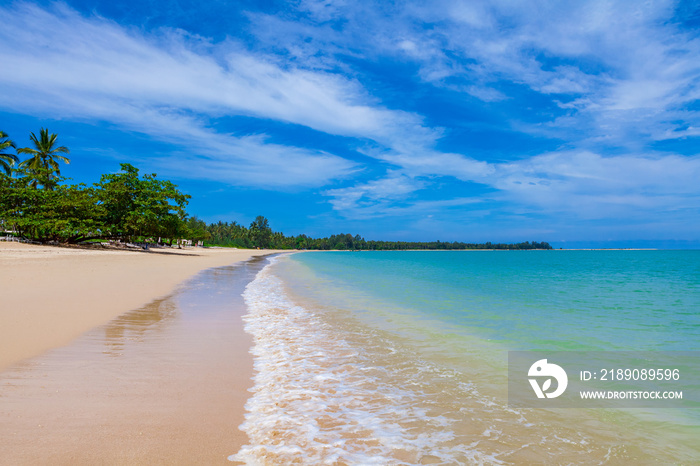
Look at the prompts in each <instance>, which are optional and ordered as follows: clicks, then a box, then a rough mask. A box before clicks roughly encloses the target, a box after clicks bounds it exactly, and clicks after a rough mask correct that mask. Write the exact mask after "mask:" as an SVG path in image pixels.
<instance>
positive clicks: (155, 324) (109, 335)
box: [104, 296, 178, 356]
mask: <svg viewBox="0 0 700 466" xmlns="http://www.w3.org/2000/svg"><path fill="white" fill-rule="evenodd" d="M177 316H178V308H177V306H176V305H175V303H174V302H173V296H168V297H166V298H162V299H158V300H155V301H153V302H152V303H150V304H148V305H146V306H144V307H142V308H141V309H137V310H135V311H131V312H127V313H126V314H123V315H121V316H119V317H117V318H116V319H114V320H113V321H112V322H110V323H109V324H107V325H105V327H104V337H105V341H104V343H105V348H106V349H105V350H104V353H105V354H109V355H110V356H121V355H122V351H123V349H124V345H125V344H126V342H128V341H143V339H144V338H146V336H147V335H148V334H150V333H152V332H158V331H160V330H162V328H163V327H164V326H165V325H167V323H168V322H169V321H170V320H172V319H176V318H177Z"/></svg>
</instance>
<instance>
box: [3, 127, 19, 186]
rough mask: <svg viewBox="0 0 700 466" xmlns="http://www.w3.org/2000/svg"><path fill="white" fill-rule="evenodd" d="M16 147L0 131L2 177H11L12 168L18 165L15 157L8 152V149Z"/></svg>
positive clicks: (5, 134)
mask: <svg viewBox="0 0 700 466" xmlns="http://www.w3.org/2000/svg"><path fill="white" fill-rule="evenodd" d="M16 148H17V146H16V145H15V143H14V142H13V141H12V139H10V138H9V136H8V135H7V133H5V132H4V131H0V170H2V172H4V175H6V176H11V175H12V167H14V166H15V164H17V163H19V158H18V157H17V155H15V154H12V153H10V152H9V150H10V149H16Z"/></svg>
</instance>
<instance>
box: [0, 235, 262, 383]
mask: <svg viewBox="0 0 700 466" xmlns="http://www.w3.org/2000/svg"><path fill="white" fill-rule="evenodd" d="M151 251H152V252H150V253H146V252H139V251H115V250H85V249H69V248H58V247H49V246H34V245H27V244H19V243H6V242H4V241H3V242H0V273H1V274H2V275H1V276H0V371H2V370H4V369H6V368H8V367H10V366H11V365H12V364H15V363H17V362H19V361H22V360H23V359H26V358H30V357H33V356H38V355H40V354H42V353H43V352H45V351H47V350H49V349H51V348H56V347H59V346H63V345H66V344H68V343H70V342H71V341H72V340H74V339H75V338H77V337H78V336H80V335H81V334H83V333H84V332H86V331H88V330H90V329H91V328H94V327H96V326H98V325H104V324H106V323H107V322H109V321H110V320H112V319H114V318H115V317H117V316H119V315H121V314H123V313H124V312H127V311H130V310H132V309H138V308H140V307H142V306H144V305H146V304H148V303H149V302H151V301H152V300H153V299H156V298H160V297H163V296H166V295H168V294H169V293H171V292H172V290H173V289H174V288H175V287H176V286H177V285H178V284H179V283H181V282H182V281H183V280H185V279H187V278H188V277H191V276H192V275H194V274H196V273H197V272H199V271H200V270H204V269H207V268H209V267H219V266H224V265H229V264H233V263H235V262H238V261H241V260H247V259H249V258H250V257H252V256H256V255H261V254H269V253H270V252H274V251H269V250H268V251H258V250H244V249H242V250H238V249H227V248H218V249H203V248H189V249H182V250H179V249H170V248H166V249H152V250H151Z"/></svg>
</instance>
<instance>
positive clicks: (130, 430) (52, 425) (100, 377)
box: [0, 259, 265, 464]
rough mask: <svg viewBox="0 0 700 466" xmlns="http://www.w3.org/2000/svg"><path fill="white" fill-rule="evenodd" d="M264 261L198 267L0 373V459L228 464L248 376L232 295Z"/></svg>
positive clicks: (237, 301) (237, 300)
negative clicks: (168, 290)
mask: <svg viewBox="0 0 700 466" xmlns="http://www.w3.org/2000/svg"><path fill="white" fill-rule="evenodd" d="M264 262H265V260H264V259H252V260H251V261H250V262H241V263H238V264H236V265H233V266H229V267H221V268H216V269H210V270H206V271H204V272H201V273H199V274H198V275H196V276H195V277H194V278H191V279H190V280H188V281H186V282H184V283H183V284H181V285H180V286H179V287H178V288H177V289H176V291H175V292H174V293H172V294H171V295H169V296H167V297H165V298H162V299H158V300H155V301H153V302H151V303H150V304H148V305H146V306H143V307H142V308H140V309H138V310H134V311H131V312H127V313H126V314H123V315H121V316H119V317H118V318H116V319H114V320H112V321H111V322H109V323H107V324H106V325H103V326H101V327H98V328H95V329H93V330H91V331H89V332H87V333H85V334H84V335H82V336H81V337H79V338H78V339H77V340H75V341H74V342H73V343H72V344H70V345H68V346H64V347H61V348H57V349H53V350H51V351H49V352H47V353H45V354H43V355H42V356H40V357H36V358H33V359H28V360H25V361H23V362H21V363H17V364H13V365H12V366H11V367H10V368H9V369H6V370H5V371H3V372H0V439H2V441H0V464H232V463H231V462H229V461H227V457H228V456H229V455H231V454H234V453H236V452H237V451H238V449H239V448H240V446H241V445H243V444H244V443H245V442H246V441H247V437H246V436H245V434H244V433H243V432H241V431H240V430H239V429H238V426H239V425H240V424H241V423H242V422H243V413H244V410H243V405H244V403H245V401H246V399H247V398H248V395H249V393H248V391H247V390H248V388H249V387H250V386H252V380H251V376H252V373H253V365H252V358H251V357H250V355H249V354H248V350H249V348H250V346H251V344H252V340H251V337H250V336H249V335H248V334H246V333H244V331H243V328H242V323H241V316H242V315H243V314H244V313H245V310H246V309H245V305H244V303H243V300H242V297H241V293H242V291H243V289H244V287H245V285H246V284H247V283H248V282H249V281H250V280H252V278H253V277H254V276H255V274H256V273H257V271H258V270H260V268H261V267H262V266H263V265H264Z"/></svg>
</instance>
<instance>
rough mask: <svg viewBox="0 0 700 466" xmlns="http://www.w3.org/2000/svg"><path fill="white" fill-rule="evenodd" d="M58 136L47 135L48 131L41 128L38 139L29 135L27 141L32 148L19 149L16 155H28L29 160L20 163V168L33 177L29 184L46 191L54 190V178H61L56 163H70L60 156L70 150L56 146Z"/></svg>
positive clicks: (66, 158) (32, 134) (31, 134)
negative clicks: (29, 141)
mask: <svg viewBox="0 0 700 466" xmlns="http://www.w3.org/2000/svg"><path fill="white" fill-rule="evenodd" d="M57 138H58V136H57V135H56V134H54V133H51V134H49V130H48V129H46V128H41V130H40V131H39V137H38V138H37V137H36V135H35V134H34V133H29V139H30V140H31V141H32V143H33V144H34V147H33V148H31V147H21V148H19V149H17V153H18V154H23V155H28V156H29V158H27V159H26V160H24V161H22V162H21V163H20V167H22V168H26V169H27V173H29V174H32V175H34V176H33V178H32V180H31V184H32V186H34V187H36V186H37V185H42V186H43V187H44V188H46V189H49V190H51V189H54V187H55V186H56V177H60V176H61V167H60V166H59V164H58V162H63V163H70V159H69V158H68V157H65V156H63V155H60V154H68V153H70V150H68V148H67V147H66V146H57V145H56V139H57Z"/></svg>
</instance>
